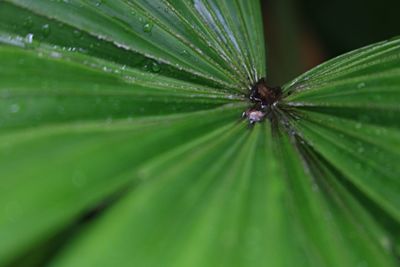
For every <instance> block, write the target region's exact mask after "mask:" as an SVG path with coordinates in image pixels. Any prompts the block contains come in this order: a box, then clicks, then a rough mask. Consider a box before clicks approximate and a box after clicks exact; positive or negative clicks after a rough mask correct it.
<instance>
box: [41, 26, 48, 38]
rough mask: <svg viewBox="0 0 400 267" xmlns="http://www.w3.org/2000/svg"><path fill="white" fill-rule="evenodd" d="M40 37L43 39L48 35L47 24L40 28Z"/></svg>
mask: <svg viewBox="0 0 400 267" xmlns="http://www.w3.org/2000/svg"><path fill="white" fill-rule="evenodd" d="M41 31H42V35H43V37H48V36H49V35H50V25H49V24H44V25H43V26H42V29H41Z"/></svg>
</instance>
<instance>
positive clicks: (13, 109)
mask: <svg viewBox="0 0 400 267" xmlns="http://www.w3.org/2000/svg"><path fill="white" fill-rule="evenodd" d="M19 110H20V107H19V105H18V104H12V105H11V106H10V112H11V113H17V112H18V111H19Z"/></svg>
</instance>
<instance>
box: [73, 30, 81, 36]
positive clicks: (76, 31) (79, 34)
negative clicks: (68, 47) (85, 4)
mask: <svg viewBox="0 0 400 267" xmlns="http://www.w3.org/2000/svg"><path fill="white" fill-rule="evenodd" d="M73 34H74V37H75V38H81V37H82V32H81V31H78V30H74V32H73Z"/></svg>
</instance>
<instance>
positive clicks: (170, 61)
mask: <svg viewBox="0 0 400 267" xmlns="http://www.w3.org/2000/svg"><path fill="white" fill-rule="evenodd" d="M235 2H236V3H235V5H229V6H226V5H227V4H223V5H224V6H225V9H227V8H228V7H229V10H227V11H228V12H229V13H226V14H222V13H221V11H225V10H223V9H222V7H221V5H220V3H214V2H213V1H210V2H207V3H206V4H205V3H204V2H203V1H197V0H195V1H166V0H165V1H97V0H96V1H76V0H74V1H25V0H10V1H3V2H2V3H0V5H1V8H2V9H3V13H4V17H5V18H3V21H4V20H5V22H4V24H5V25H4V26H3V27H4V28H8V29H7V31H9V32H15V31H16V28H19V27H20V28H21V29H22V30H20V29H17V31H18V33H22V32H25V33H26V34H31V36H32V37H33V38H39V39H40V40H41V41H44V42H49V43H52V44H57V45H62V46H65V47H68V48H75V49H81V50H84V51H85V52H87V53H96V52H97V51H99V50H100V49H101V48H105V47H110V46H111V47H113V50H119V51H118V52H117V53H116V55H117V56H113V55H110V57H114V59H115V57H118V54H128V55H129V54H132V53H133V54H139V55H142V56H145V57H146V58H151V59H153V60H155V61H156V62H158V63H156V64H163V65H165V66H166V68H167V69H169V68H171V67H172V68H173V69H175V72H177V71H180V72H184V73H187V74H189V75H191V76H195V77H198V78H199V79H202V80H208V81H209V82H211V83H213V84H215V85H218V86H220V87H225V88H229V89H230V90H234V91H235V90H236V91H238V90H241V91H242V92H244V91H245V90H246V88H247V86H248V81H251V82H253V81H254V80H255V79H257V78H259V77H261V76H260V75H264V74H265V67H264V66H265V57H264V55H265V51H264V46H263V45H262V44H263V42H254V41H260V40H262V39H263V35H260V33H261V32H262V26H261V25H262V24H261V19H260V17H261V16H260V8H259V3H258V1H250V3H246V2H247V1H235ZM10 11H14V12H13V13H24V12H25V13H26V14H27V16H24V17H23V16H21V18H20V19H18V18H9V17H10ZM247 11H249V12H251V13H250V14H247V13H244V12H247ZM0 12H1V11H0ZM30 12H31V13H30ZM182 14H184V15H182ZM248 15H253V16H250V17H251V19H250V18H249V17H247V16H248ZM210 19H212V21H210ZM10 20H12V21H13V22H14V23H15V24H16V25H17V26H16V27H8V26H9V25H10ZM214 20H218V29H217V28H212V27H210V23H211V22H215V21H214ZM60 23H61V24H60ZM238 23H239V24H238ZM234 24H235V25H234ZM0 25H1V19H0ZM60 25H61V26H60ZM195 25H196V26H195ZM230 26H234V27H230ZM60 28H62V29H60ZM250 28H252V32H251V33H250V34H246V31H245V30H249V29H250ZM53 31H54V32H56V33H55V34H56V36H52V34H53ZM62 32H65V33H66V35H69V36H75V38H72V39H73V41H71V40H68V39H66V38H65V37H64V36H60V33H62ZM211 33H213V38H212V39H210V38H209V36H211ZM216 34H218V35H216ZM255 35H257V36H258V37H257V38H252V37H254V36H255ZM93 37H94V38H93ZM96 38H97V40H96ZM91 39H92V42H91V43H89V44H88V41H89V40H91ZM93 39H94V40H93ZM93 41H94V42H93ZM254 43H257V45H254ZM93 44H95V45H93ZM88 45H89V47H88ZM90 45H92V47H91V46H90ZM232 45H234V47H232ZM95 46H97V47H95ZM233 49H234V50H233ZM96 50H97V51H96ZM107 54H109V52H107ZM256 54H257V57H256V56H255V55H256ZM131 56H132V55H131ZM142 56H140V58H141V60H139V61H142V63H144V64H146V62H147V61H146V60H143V58H142ZM250 58H254V59H257V62H256V64H254V65H253V64H251V63H255V62H250V61H249V59H250ZM117 60H118V58H117ZM121 60H122V61H123V59H121ZM134 61H136V62H137V61H138V59H134ZM244 62H245V64H243V63H244ZM160 68H163V67H162V66H161V67H160ZM166 72H167V73H168V70H167V71H166ZM190 79H193V78H190Z"/></svg>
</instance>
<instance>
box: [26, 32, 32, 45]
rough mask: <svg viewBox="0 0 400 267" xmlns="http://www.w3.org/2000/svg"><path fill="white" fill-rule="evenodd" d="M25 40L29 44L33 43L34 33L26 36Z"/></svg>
mask: <svg viewBox="0 0 400 267" xmlns="http://www.w3.org/2000/svg"><path fill="white" fill-rule="evenodd" d="M25 42H26V43H28V44H31V43H32V42H33V33H28V34H27V35H26V36H25Z"/></svg>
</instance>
